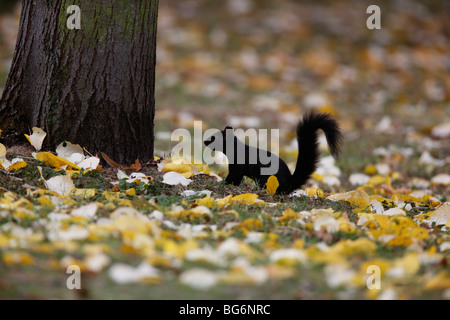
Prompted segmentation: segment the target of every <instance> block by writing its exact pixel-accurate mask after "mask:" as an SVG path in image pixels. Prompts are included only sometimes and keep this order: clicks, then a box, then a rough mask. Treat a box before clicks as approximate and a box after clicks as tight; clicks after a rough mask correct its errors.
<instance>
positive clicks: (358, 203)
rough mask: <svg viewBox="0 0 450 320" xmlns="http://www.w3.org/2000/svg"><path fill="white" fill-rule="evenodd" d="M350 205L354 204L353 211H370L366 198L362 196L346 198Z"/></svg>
mask: <svg viewBox="0 0 450 320" xmlns="http://www.w3.org/2000/svg"><path fill="white" fill-rule="evenodd" d="M346 201H347V202H348V203H350V204H351V205H353V206H355V207H356V209H355V211H357V212H360V211H362V210H367V211H369V212H371V210H370V203H369V201H368V200H367V199H364V198H362V197H350V198H348V199H347V200H346Z"/></svg>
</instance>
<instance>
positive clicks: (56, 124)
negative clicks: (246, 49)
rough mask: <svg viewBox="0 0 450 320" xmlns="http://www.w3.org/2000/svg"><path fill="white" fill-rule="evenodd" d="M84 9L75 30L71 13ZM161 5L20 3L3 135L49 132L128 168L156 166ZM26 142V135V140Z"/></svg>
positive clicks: (1, 117) (0, 112)
mask: <svg viewBox="0 0 450 320" xmlns="http://www.w3.org/2000/svg"><path fill="white" fill-rule="evenodd" d="M71 5H77V6H78V7H79V8H80V9H81V29H70V28H68V27H67V20H68V19H69V18H70V17H71V14H70V13H67V9H68V7H69V6H71ZM157 13H158V0H146V1H141V0H39V1H31V0H23V1H22V15H21V21H20V29H19V35H18V39H17V46H16V50H15V53H14V58H13V63H12V67H11V71H10V73H9V76H8V80H7V83H6V85H5V90H4V92H3V96H2V99H1V100H0V128H1V129H3V130H4V132H3V136H4V137H5V136H8V132H19V133H20V134H21V135H22V134H23V133H28V131H29V129H30V128H31V127H34V126H37V127H40V128H42V129H44V130H45V131H46V132H47V134H48V137H47V138H46V140H47V141H46V142H45V143H46V145H45V146H46V147H50V148H51V147H55V146H56V145H58V144H59V143H61V142H62V141H70V142H72V143H78V144H80V145H81V146H83V147H85V148H86V149H87V150H88V151H89V152H90V153H93V154H95V153H99V152H104V153H106V154H107V155H109V156H110V157H111V158H112V159H114V160H116V161H118V162H120V163H123V164H126V163H132V162H134V160H136V159H139V160H141V161H148V160H152V159H153V120H154V110H155V100H154V86H155V56H156V29H157ZM22 136H23V135H22Z"/></svg>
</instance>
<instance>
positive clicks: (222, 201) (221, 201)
mask: <svg viewBox="0 0 450 320" xmlns="http://www.w3.org/2000/svg"><path fill="white" fill-rule="evenodd" d="M232 197H233V196H232V195H231V194H230V195H228V196H226V197H225V198H222V199H217V200H216V204H217V206H218V207H219V208H223V207H225V206H227V205H229V204H231V203H232V202H231V198H232Z"/></svg>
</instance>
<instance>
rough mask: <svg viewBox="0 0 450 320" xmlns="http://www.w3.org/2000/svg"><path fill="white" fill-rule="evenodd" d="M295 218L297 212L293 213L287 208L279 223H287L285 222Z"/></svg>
mask: <svg viewBox="0 0 450 320" xmlns="http://www.w3.org/2000/svg"><path fill="white" fill-rule="evenodd" d="M296 218H297V212H295V211H294V210H292V209H291V208H287V209H286V210H284V212H283V215H282V216H281V217H280V220H279V221H280V222H287V221H290V220H292V219H296Z"/></svg>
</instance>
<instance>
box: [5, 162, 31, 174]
mask: <svg viewBox="0 0 450 320" xmlns="http://www.w3.org/2000/svg"><path fill="white" fill-rule="evenodd" d="M26 166H27V163H26V162H25V161H17V162H16V163H13V164H12V165H11V166H10V167H9V168H8V171H9V172H13V171H17V170H20V169H22V168H24V167H26Z"/></svg>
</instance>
